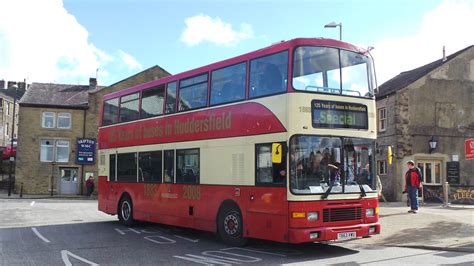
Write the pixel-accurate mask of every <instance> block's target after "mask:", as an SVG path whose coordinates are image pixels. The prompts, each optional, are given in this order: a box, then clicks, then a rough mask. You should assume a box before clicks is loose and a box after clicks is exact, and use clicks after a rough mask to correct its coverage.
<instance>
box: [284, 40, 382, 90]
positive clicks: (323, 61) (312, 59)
mask: <svg viewBox="0 0 474 266" xmlns="http://www.w3.org/2000/svg"><path fill="white" fill-rule="evenodd" d="M293 88H295V90H303V91H314V92H321V93H331V94H343V95H351V96H358V97H372V95H373V93H372V89H373V79H372V63H371V61H370V60H369V58H368V57H367V56H365V55H362V54H359V53H355V52H351V51H346V50H341V49H336V48H329V47H315V46H302V47H298V48H297V49H296V50H295V53H294V61H293Z"/></svg>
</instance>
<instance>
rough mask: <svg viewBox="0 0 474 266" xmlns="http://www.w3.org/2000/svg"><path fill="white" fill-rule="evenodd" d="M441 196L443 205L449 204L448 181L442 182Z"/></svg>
mask: <svg viewBox="0 0 474 266" xmlns="http://www.w3.org/2000/svg"><path fill="white" fill-rule="evenodd" d="M443 197H444V204H443V206H444V207H447V206H448V204H449V183H448V182H444V184H443Z"/></svg>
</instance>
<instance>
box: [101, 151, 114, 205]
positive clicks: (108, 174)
mask: <svg viewBox="0 0 474 266" xmlns="http://www.w3.org/2000/svg"><path fill="white" fill-rule="evenodd" d="M100 158H101V163H100V166H99V167H100V168H99V173H105V174H104V175H103V176H99V178H98V187H97V191H98V197H99V210H101V211H104V212H106V213H110V214H116V212H117V204H118V202H117V200H118V199H117V191H116V188H115V185H116V172H117V171H116V170H117V162H116V159H117V155H116V154H115V153H112V154H110V155H108V157H107V156H106V155H105V154H104V155H103V156H102V155H101V156H100ZM106 160H108V163H107V162H106ZM107 166H108V168H107Z"/></svg>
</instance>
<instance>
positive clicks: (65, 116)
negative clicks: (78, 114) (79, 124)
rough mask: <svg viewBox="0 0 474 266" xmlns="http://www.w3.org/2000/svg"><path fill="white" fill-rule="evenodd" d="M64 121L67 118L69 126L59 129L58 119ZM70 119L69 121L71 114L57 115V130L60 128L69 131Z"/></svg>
mask: <svg viewBox="0 0 474 266" xmlns="http://www.w3.org/2000/svg"><path fill="white" fill-rule="evenodd" d="M61 118H62V119H64V118H68V119H69V125H68V126H67V127H60V126H59V119H61ZM71 121H72V119H71V113H58V115H57V127H58V128H61V129H70V128H71V125H72V123H71Z"/></svg>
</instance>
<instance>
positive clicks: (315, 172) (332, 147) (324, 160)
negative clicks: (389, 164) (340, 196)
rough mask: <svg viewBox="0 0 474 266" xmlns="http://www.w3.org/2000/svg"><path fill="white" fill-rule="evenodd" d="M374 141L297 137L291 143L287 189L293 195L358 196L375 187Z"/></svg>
mask: <svg viewBox="0 0 474 266" xmlns="http://www.w3.org/2000/svg"><path fill="white" fill-rule="evenodd" d="M373 143H374V141H373V140H366V139H357V138H345V139H344V140H343V139H342V138H338V137H321V136H296V137H293V138H292V139H291V141H290V169H289V172H290V189H291V191H292V192H293V193H295V194H317V193H324V192H325V191H327V189H328V188H329V187H332V188H331V193H342V192H344V193H361V188H360V186H359V185H362V187H363V190H364V191H365V192H369V191H372V187H374V183H375V182H374V174H373V167H372V163H373Z"/></svg>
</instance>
